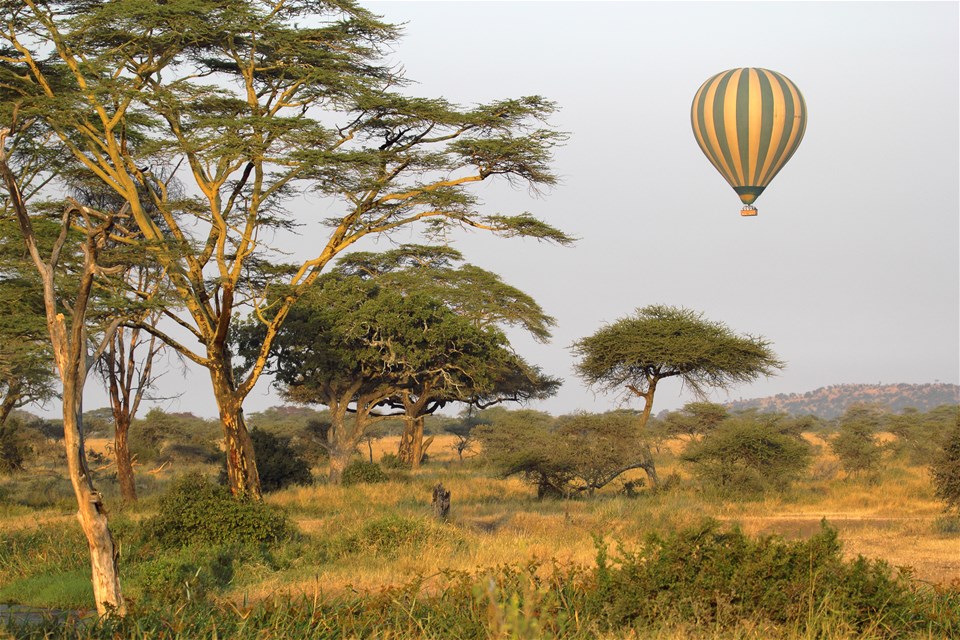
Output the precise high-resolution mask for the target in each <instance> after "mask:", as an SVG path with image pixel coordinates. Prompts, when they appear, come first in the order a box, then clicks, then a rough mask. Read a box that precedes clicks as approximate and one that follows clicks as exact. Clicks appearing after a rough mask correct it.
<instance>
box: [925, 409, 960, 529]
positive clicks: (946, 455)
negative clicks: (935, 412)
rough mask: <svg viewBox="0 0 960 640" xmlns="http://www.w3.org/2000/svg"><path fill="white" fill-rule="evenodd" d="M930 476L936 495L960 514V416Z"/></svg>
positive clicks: (933, 463)
mask: <svg viewBox="0 0 960 640" xmlns="http://www.w3.org/2000/svg"><path fill="white" fill-rule="evenodd" d="M930 475H931V476H932V477H933V486H934V489H935V490H936V495H937V497H938V498H940V499H941V500H943V501H944V502H945V503H946V505H947V510H948V511H949V510H953V511H957V512H958V513H960V416H958V417H957V422H956V425H955V426H954V427H953V429H952V430H951V432H950V436H949V437H948V438H947V441H946V443H944V445H943V449H941V450H940V452H939V453H937V455H936V457H935V458H934V459H933V462H932V463H931V465H930Z"/></svg>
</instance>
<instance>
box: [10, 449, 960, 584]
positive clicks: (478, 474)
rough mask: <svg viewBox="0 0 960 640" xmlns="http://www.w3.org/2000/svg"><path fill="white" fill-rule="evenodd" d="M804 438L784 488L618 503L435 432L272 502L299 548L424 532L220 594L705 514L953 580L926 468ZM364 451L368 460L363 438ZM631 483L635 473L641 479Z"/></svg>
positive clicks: (641, 533) (484, 554)
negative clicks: (804, 465) (365, 474)
mask: <svg viewBox="0 0 960 640" xmlns="http://www.w3.org/2000/svg"><path fill="white" fill-rule="evenodd" d="M809 439H810V441H811V442H812V443H813V444H815V445H819V448H818V453H817V461H816V464H815V465H814V471H813V472H812V473H811V477H810V478H808V479H807V480H805V481H803V482H802V483H800V484H799V485H798V486H797V487H795V488H794V489H792V490H791V491H790V492H788V493H787V494H784V495H778V496H770V497H767V498H764V499H762V500H755V501H745V502H729V501H728V502H719V501H716V500H715V499H712V498H709V497H707V496H705V495H704V494H703V493H701V492H699V491H697V489H696V488H695V486H694V484H693V483H689V482H685V483H681V486H680V487H679V488H677V489H674V490H671V491H667V492H663V493H655V494H651V493H649V492H641V494H640V495H639V496H638V497H636V498H627V497H625V496H623V495H620V494H619V493H618V492H617V489H618V488H619V487H620V483H614V484H615V485H616V486H611V487H608V488H606V489H604V490H603V491H600V492H598V493H597V494H596V495H595V496H593V497H592V498H589V499H579V500H562V501H558V500H547V501H542V502H539V501H537V500H536V499H535V496H534V493H535V492H534V490H533V489H532V488H531V487H530V486H528V485H525V484H524V483H522V482H521V481H520V480H519V479H516V478H511V479H499V478H493V477H491V476H490V475H489V473H488V472H486V471H485V470H483V469H482V468H480V467H478V466H477V462H476V460H467V461H465V462H463V463H461V462H459V461H458V460H457V455H456V452H455V451H454V449H453V448H452V444H453V442H454V440H455V439H454V438H453V437H452V436H445V435H444V436H438V437H437V438H436V440H435V441H434V443H433V445H432V447H431V448H430V455H431V462H430V464H428V465H426V466H425V467H424V468H423V469H421V470H419V471H417V472H413V473H409V474H405V475H404V476H403V478H402V479H397V480H393V481H390V482H386V483H382V484H375V485H361V486H354V487H338V486H331V485H326V484H317V485H314V486H309V487H295V488H290V489H287V490H284V491H280V492H277V493H275V494H272V495H269V496H268V497H267V501H268V502H269V503H271V504H274V505H277V506H281V507H283V508H285V509H286V510H287V511H288V512H289V513H290V514H291V515H292V517H293V519H294V520H295V521H296V523H297V525H298V526H299V528H300V530H301V531H302V533H303V534H304V535H305V541H304V543H303V544H304V545H305V548H307V549H310V548H316V547H319V546H322V545H324V544H327V543H328V542H329V541H331V540H348V539H353V538H357V536H360V535H361V533H362V528H363V526H364V525H365V523H369V522H371V521H374V520H376V519H378V518H383V517H385V516H394V517H397V518H402V519H406V520H408V521H413V522H415V523H419V525H420V526H422V529H423V532H424V533H423V536H422V539H416V540H412V541H408V542H407V543H404V544H403V545H401V546H399V547H398V548H397V549H393V550H386V551H385V550H382V549H381V550H378V551H371V550H365V549H363V548H359V549H353V550H351V551H350V552H346V553H338V554H333V555H331V556H329V557H326V558H320V559H309V560H303V561H297V560H295V561H293V562H291V563H290V565H289V566H288V567H287V568H284V569H282V570H276V569H271V568H269V567H265V566H264V567H245V569H244V573H243V575H239V576H237V579H236V581H235V586H234V587H233V588H232V590H231V591H229V592H228V593H227V594H226V595H227V597H228V598H231V599H236V600H240V599H243V598H261V597H266V596H269V595H271V594H276V593H306V594H308V595H313V594H314V593H316V592H322V593H326V594H330V593H342V592H346V591H349V590H359V591H379V590H380V589H382V588H384V587H387V586H391V585H399V584H402V583H407V582H409V581H410V580H411V579H412V578H414V577H415V576H417V575H420V576H424V577H426V580H427V582H426V586H427V588H428V589H429V585H430V580H431V579H432V578H431V576H436V575H438V574H439V573H440V572H442V571H445V570H454V571H467V572H476V571H478V570H482V569H484V568H493V567H496V566H498V565H502V564H525V563H527V562H530V561H533V560H541V561H547V562H549V561H551V560H555V561H557V562H560V563H574V564H582V565H592V563H593V562H594V559H595V553H596V549H595V538H596V537H602V538H604V539H606V540H608V541H612V542H613V543H614V546H616V544H623V545H624V546H626V547H628V548H629V547H636V546H638V545H641V544H643V541H644V539H645V537H646V536H647V535H648V534H649V533H650V532H653V531H667V530H671V529H675V528H678V527H683V526H688V525H691V524H694V523H696V522H698V521H700V520H702V519H703V518H707V517H712V518H716V519H719V520H721V521H724V522H728V523H730V524H731V525H733V524H736V525H739V526H740V527H741V528H742V529H743V530H744V531H745V532H746V533H748V534H755V535H760V534H771V533H774V534H779V535H782V536H784V537H786V538H799V537H807V536H809V535H810V534H812V533H814V532H815V531H817V530H818V529H819V527H820V522H821V520H822V519H824V518H825V519H826V520H827V521H828V522H829V524H830V525H831V526H833V527H835V528H836V529H838V531H839V533H840V538H841V540H842V541H843V543H844V548H845V552H846V553H847V555H849V556H856V555H858V554H862V555H864V556H867V557H871V558H883V559H885V560H887V561H888V562H890V563H891V564H892V565H895V566H910V567H912V568H913V570H914V575H915V576H916V577H917V578H919V579H922V580H926V581H929V582H932V583H949V582H950V581H951V580H954V579H957V578H958V577H960V537H957V536H956V535H953V536H947V535H941V534H938V533H937V532H936V529H935V527H934V521H935V519H936V518H937V517H938V516H939V515H940V509H941V506H940V504H938V503H937V502H936V501H935V500H934V497H933V491H932V488H931V486H930V482H929V478H928V476H927V473H926V471H925V470H924V469H921V468H916V467H907V466H903V465H902V464H899V463H892V464H891V466H890V467H889V468H888V469H887V470H886V472H885V473H884V474H883V476H882V477H881V478H880V480H879V482H877V483H873V484H871V483H870V482H867V481H866V480H861V479H856V478H845V477H843V474H842V473H837V472H835V471H834V473H832V474H831V473H829V472H830V471H831V469H833V468H832V467H831V463H832V462H833V461H832V459H831V454H830V453H829V449H828V448H827V447H825V446H823V442H822V441H820V440H819V439H817V438H816V437H814V436H809ZM396 446H397V439H396V438H382V439H379V440H377V441H374V442H373V453H374V459H375V460H376V459H380V458H381V457H382V456H383V455H384V454H385V453H392V452H395V451H396ZM681 446H682V443H681V442H670V443H667V444H666V445H665V446H664V447H663V448H662V450H661V455H660V462H659V471H660V474H661V477H663V478H665V477H667V476H668V475H670V474H671V473H677V474H678V475H680V476H681V477H683V478H687V477H688V475H687V474H686V471H685V469H684V468H683V466H682V465H681V463H680V462H679V461H678V460H677V458H676V457H675V453H676V452H677V451H678V450H679V448H680V447H681ZM361 453H362V454H363V456H364V457H366V456H367V447H366V445H365V444H364V445H362V446H361ZM824 470H826V472H825V471H824ZM318 471H319V472H322V470H318ZM181 472H182V469H165V470H163V471H161V472H160V473H158V474H156V477H157V478H158V480H159V481H162V480H164V479H169V478H170V477H172V476H173V475H176V474H178V473H181ZM633 477H636V478H642V473H638V474H637V475H635V476H633ZM437 482H442V483H443V484H444V486H445V487H446V488H448V489H449V490H450V491H451V494H452V504H453V508H452V517H451V520H450V522H449V523H447V524H445V525H439V524H437V523H434V522H433V521H432V520H431V518H430V513H431V508H430V499H431V490H432V488H433V486H434V485H435V484H436V483H437ZM108 506H109V505H108ZM150 508H151V507H150V502H149V500H148V501H147V502H146V505H145V506H144V507H141V509H140V511H138V512H137V513H135V514H132V515H133V516H134V517H140V516H142V515H143V514H144V513H149V510H150ZM72 521H73V515H72V514H71V513H65V512H64V511H63V510H62V509H61V510H59V511H58V510H56V509H44V510H41V511H24V510H22V509H13V508H10V509H9V510H8V511H4V510H2V509H0V532H2V531H13V530H18V529H23V528H28V527H46V526H51V525H53V526H72V525H68V523H70V522H72ZM351 536H353V538H351Z"/></svg>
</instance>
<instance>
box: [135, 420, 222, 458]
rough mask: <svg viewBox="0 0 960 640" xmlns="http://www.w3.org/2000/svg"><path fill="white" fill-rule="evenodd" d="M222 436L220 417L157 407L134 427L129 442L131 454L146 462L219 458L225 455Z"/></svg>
mask: <svg viewBox="0 0 960 640" xmlns="http://www.w3.org/2000/svg"><path fill="white" fill-rule="evenodd" d="M220 437H222V434H221V427H220V424H219V422H218V421H216V420H205V419H203V418H198V417H197V416H195V415H193V414H192V413H167V412H165V411H163V410H162V409H159V408H156V407H154V408H153V409H150V411H148V412H147V414H146V415H145V416H144V417H143V418H142V419H140V420H136V421H135V422H134V423H133V425H132V426H131V427H130V435H129V439H130V440H129V443H130V444H129V446H130V452H131V455H132V456H136V458H137V459H138V460H139V461H140V462H143V463H147V462H153V463H157V464H162V463H164V462H173V461H178V462H215V461H218V460H220V459H221V458H222V457H223V454H222V453H221V452H220V450H219V448H218V447H217V445H216V441H217V439H219V438H220Z"/></svg>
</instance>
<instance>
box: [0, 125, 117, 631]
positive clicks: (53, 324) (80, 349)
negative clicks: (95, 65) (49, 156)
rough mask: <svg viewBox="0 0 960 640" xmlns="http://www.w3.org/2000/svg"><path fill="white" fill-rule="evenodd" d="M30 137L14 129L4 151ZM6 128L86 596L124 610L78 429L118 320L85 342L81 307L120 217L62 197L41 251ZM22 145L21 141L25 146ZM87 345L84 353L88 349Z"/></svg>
mask: <svg viewBox="0 0 960 640" xmlns="http://www.w3.org/2000/svg"><path fill="white" fill-rule="evenodd" d="M30 133H31V132H29V131H28V130H26V129H20V130H19V131H18V133H17V134H15V136H14V142H13V143H12V147H13V148H14V149H16V147H17V142H18V141H23V140H24V136H25V135H26V136H29V134H30ZM9 135H10V129H3V130H0V179H2V182H3V186H4V189H5V191H6V198H5V203H4V204H5V205H6V207H7V208H8V209H9V210H10V211H12V213H13V215H14V216H15V217H16V219H17V222H18V224H19V227H20V233H21V235H22V237H23V242H24V244H25V246H26V250H27V252H28V254H29V256H30V259H31V261H32V262H33V264H34V267H35V268H36V270H37V273H38V275H39V278H40V283H41V287H42V292H43V305H44V315H45V318H46V325H47V331H48V334H49V338H50V345H51V348H52V353H53V361H54V363H55V365H56V368H57V373H58V375H59V377H60V382H61V387H62V399H63V432H64V438H63V439H64V446H65V448H66V453H67V469H68V473H69V476H70V482H71V484H72V486H73V490H74V494H75V496H76V499H77V504H78V507H79V511H78V513H77V516H78V519H79V520H80V525H81V527H82V529H83V532H84V535H85V536H86V539H87V543H88V546H89V549H90V559H91V567H92V574H93V593H94V598H95V600H96V606H97V611H98V612H99V613H100V614H101V615H109V614H114V613H115V614H118V615H123V614H124V613H125V612H126V605H125V603H124V600H123V596H122V593H121V590H120V579H119V573H118V571H117V555H118V553H117V549H116V547H115V545H114V542H113V537H112V535H111V533H110V529H109V527H108V522H107V515H106V511H105V509H104V505H103V497H102V496H101V494H100V493H99V492H98V491H97V490H96V488H95V487H94V485H93V480H92V477H91V475H90V471H89V468H88V465H87V460H86V452H85V447H84V432H83V389H84V385H85V383H86V379H87V374H88V372H89V369H90V366H91V365H92V364H93V362H95V361H96V359H97V358H98V357H99V356H100V354H102V352H103V350H104V349H105V348H106V346H107V344H108V343H109V342H110V340H111V339H112V336H113V332H114V331H115V330H116V327H117V325H118V324H119V322H120V319H114V320H113V321H112V322H110V323H109V325H108V326H106V327H101V328H100V331H99V336H98V338H97V339H96V340H92V339H91V338H92V336H91V331H90V327H89V326H88V322H89V318H88V310H89V309H90V301H91V297H92V295H93V292H94V285H95V280H97V279H99V278H104V277H108V276H109V275H110V274H111V272H114V271H115V270H114V269H113V268H112V267H109V266H104V265H103V264H101V254H102V253H103V252H104V249H105V248H107V245H108V243H109V241H110V239H111V237H112V236H113V234H115V233H116V232H117V230H118V224H117V223H118V219H120V218H122V217H123V215H124V214H125V213H126V208H124V209H123V210H121V211H119V212H100V211H96V210H93V209H90V208H89V207H85V206H82V205H80V204H79V203H77V202H76V201H74V200H68V201H67V203H66V206H65V209H64V212H63V215H62V217H61V221H60V224H59V233H58V235H57V236H56V238H55V239H54V240H53V243H52V246H51V247H50V249H49V252H47V253H46V254H44V253H43V252H42V251H43V247H41V245H40V242H39V239H38V234H37V232H36V230H35V227H34V221H33V219H32V216H31V215H30V212H29V211H28V209H27V196H26V195H25V194H24V190H22V189H21V186H20V185H21V180H23V179H24V173H27V174H29V172H30V171H29V167H27V168H26V169H24V168H23V167H22V166H21V167H18V168H20V169H24V171H22V172H21V174H20V175H19V176H18V174H17V171H15V170H14V168H12V167H11V164H10V161H9V158H10V157H11V155H16V152H15V151H14V152H11V153H8V151H7V138H8V136H9ZM26 144H29V142H27V143H26ZM70 241H77V242H78V243H79V246H80V252H81V253H82V260H81V263H80V264H79V265H77V273H75V274H71V275H72V276H73V278H71V281H68V282H69V284H70V285H72V286H67V284H65V282H64V280H65V279H64V277H63V276H62V270H63V266H64V262H66V259H65V258H66V257H67V256H68V253H69V252H65V248H66V247H67V245H68V243H69V242H70ZM91 347H92V348H91Z"/></svg>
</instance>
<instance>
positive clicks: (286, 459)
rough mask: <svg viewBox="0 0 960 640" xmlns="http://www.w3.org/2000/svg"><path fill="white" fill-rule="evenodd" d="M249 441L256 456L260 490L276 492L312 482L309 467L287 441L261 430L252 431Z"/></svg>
mask: <svg viewBox="0 0 960 640" xmlns="http://www.w3.org/2000/svg"><path fill="white" fill-rule="evenodd" d="M250 439H251V440H253V451H254V453H255V454H256V456H257V472H258V473H259V474H260V488H261V489H263V490H264V491H277V490H279V489H283V488H284V487H288V486H290V485H295V484H311V483H312V482H313V477H312V476H311V475H310V466H309V465H308V464H307V461H306V460H304V459H303V458H302V457H301V456H300V455H299V454H298V453H297V452H296V451H295V450H294V448H293V447H292V446H291V445H290V440H289V439H287V438H280V437H278V436H275V435H273V434H272V433H270V432H269V431H264V430H262V429H253V430H252V431H251V432H250Z"/></svg>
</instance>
